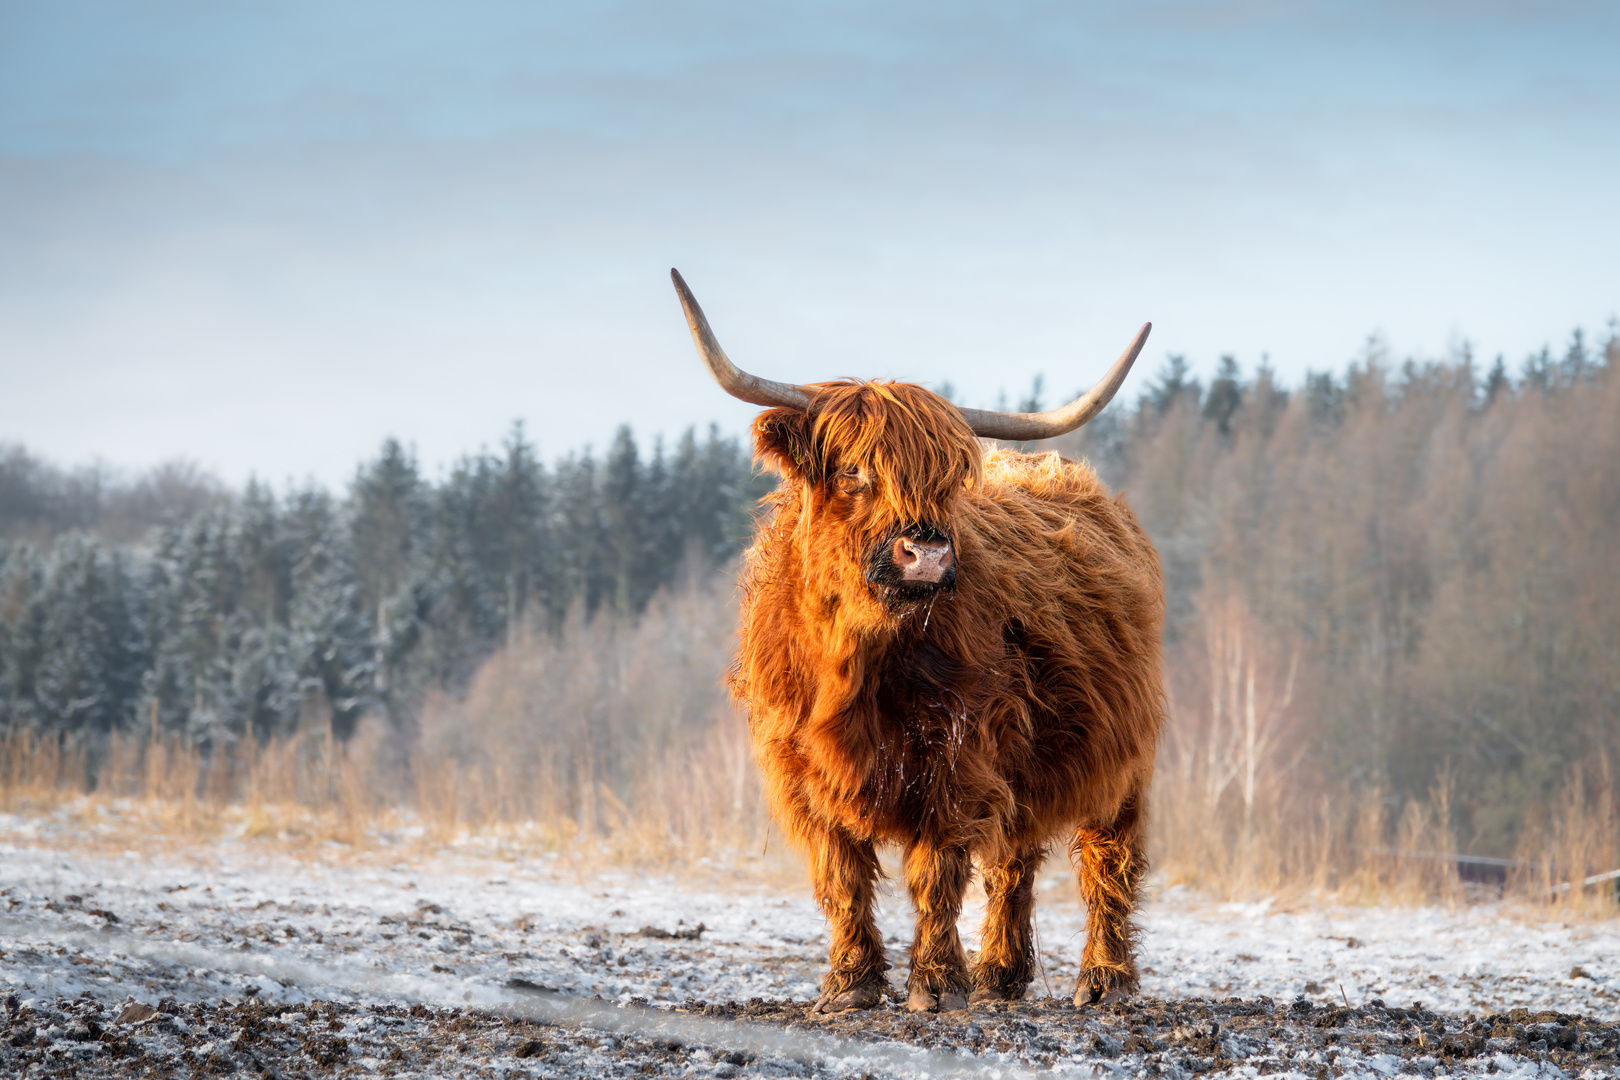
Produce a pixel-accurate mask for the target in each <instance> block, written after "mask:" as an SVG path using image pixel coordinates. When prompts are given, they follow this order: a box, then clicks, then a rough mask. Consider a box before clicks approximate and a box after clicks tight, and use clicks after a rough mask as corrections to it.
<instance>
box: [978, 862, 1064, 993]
mask: <svg viewBox="0 0 1620 1080" xmlns="http://www.w3.org/2000/svg"><path fill="white" fill-rule="evenodd" d="M1045 858H1046V853H1045V852H1044V851H1042V850H1041V849H1040V848H1035V847H1032V848H1025V849H1024V850H1022V851H1020V852H1018V853H1017V854H1015V855H1013V856H1012V857H1011V858H1009V859H1008V860H1007V861H1006V862H1003V863H1001V864H999V865H995V866H987V867H985V868H984V894H985V899H986V901H987V903H986V905H985V910H984V926H983V928H982V930H981V931H980V934H979V937H980V942H979V958H978V963H977V964H976V965H975V966H974V969H973V987H974V989H973V996H972V997H971V998H970V999H969V1000H970V1001H971V1002H975V1003H976V1002H981V1001H1018V1000H1020V999H1021V998H1023V996H1024V991H1025V990H1028V989H1029V984H1030V981H1031V980H1033V979H1034V978H1035V934H1034V929H1035V927H1034V918H1035V875H1036V874H1037V873H1038V872H1039V871H1040V868H1041V862H1042V861H1043V860H1044V859H1045Z"/></svg>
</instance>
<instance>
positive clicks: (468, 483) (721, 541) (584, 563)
mask: <svg viewBox="0 0 1620 1080" xmlns="http://www.w3.org/2000/svg"><path fill="white" fill-rule="evenodd" d="M0 464H3V465H4V466H5V468H4V469H3V470H0V528H3V530H4V531H3V533H0V729H13V730H15V729H18V728H29V729H32V730H35V731H38V732H44V733H50V734H55V735H59V736H62V737H64V738H67V739H68V740H70V741H74V742H80V743H86V742H89V743H93V742H94V741H95V739H96V738H97V737H98V736H100V735H104V734H105V733H107V732H109V731H111V730H113V729H129V728H133V729H135V730H136V731H138V732H142V733H145V732H148V731H152V730H155V731H158V732H162V733H165V734H167V733H171V732H175V733H180V734H183V735H184V736H185V737H186V738H187V739H188V740H191V741H194V742H196V743H199V744H202V745H204V746H208V745H214V744H217V743H220V742H222V741H223V742H231V741H233V740H237V739H242V738H246V737H250V736H251V737H255V738H257V739H259V740H265V739H268V738H270V737H272V736H276V735H287V734H290V733H291V732H293V731H294V730H296V729H297V728H298V727H299V725H300V724H301V723H303V722H305V721H306V720H308V721H312V722H314V723H316V724H319V725H320V726H322V727H324V726H325V724H326V723H328V722H330V723H331V725H332V728H333V730H334V731H335V732H336V733H337V734H338V735H339V736H340V737H346V736H347V735H348V734H349V733H350V732H351V731H352V730H353V729H354V726H355V724H356V722H357V721H358V720H359V718H360V717H361V716H362V715H364V714H367V713H372V714H378V715H381V716H384V717H387V718H388V719H389V720H390V721H391V722H392V723H393V724H394V725H395V726H409V725H410V724H411V723H412V722H414V719H415V716H416V713H417V711H418V709H419V707H420V703H421V701H422V699H423V697H424V695H425V694H426V693H428V692H429V691H431V690H444V691H449V692H451V693H456V692H459V691H460V690H461V688H463V687H464V686H465V685H466V684H467V682H468V681H469V680H470V678H471V677H472V675H473V673H474V672H475V671H476V669H477V668H478V666H479V665H480V664H481V663H482V662H483V661H484V660H485V659H486V658H487V657H488V656H489V655H490V654H491V653H492V652H493V651H494V650H495V649H496V648H498V647H499V646H501V645H503V644H506V643H508V642H510V641H511V640H512V639H513V638H514V637H516V636H519V635H523V634H528V633H538V634H544V633H552V632H555V631H557V630H558V629H559V628H560V627H562V626H563V624H564V623H565V622H566V621H567V620H568V619H570V618H571V617H573V618H577V619H580V620H586V619H590V618H592V617H596V616H604V615H605V616H609V617H612V618H615V619H621V620H628V619H633V618H634V617H635V616H636V615H637V614H639V613H640V612H641V610H642V609H643V608H644V607H645V606H646V604H647V602H648V600H649V599H650V598H651V597H652V595H653V594H654V593H655V592H657V591H658V590H659V589H661V588H664V587H666V586H669V585H671V584H673V583H675V582H676V581H677V580H678V579H679V578H680V577H681V576H682V575H683V574H687V575H692V576H696V577H701V576H704V575H706V574H707V573H709V572H710V571H711V570H712V569H713V568H714V567H716V566H719V565H723V564H725V563H726V562H728V561H729V560H731V559H732V557H733V556H734V555H735V553H736V552H737V551H738V549H739V548H740V546H741V544H742V543H743V541H744V540H745V538H746V536H747V533H748V530H749V527H750V524H751V518H750V516H749V512H750V507H752V506H753V504H754V503H755V502H757V500H758V498H759V496H760V495H761V494H763V491H764V488H763V487H762V481H761V479H760V478H759V477H758V476H756V475H755V473H754V472H753V469H752V467H751V465H750V463H749V460H748V456H747V453H746V452H745V450H744V449H743V448H742V447H741V446H739V444H738V443H737V442H736V441H735V440H732V439H727V438H722V437H721V436H720V435H719V433H718V432H717V431H716V430H714V429H712V428H711V429H710V431H709V432H708V434H707V436H706V437H704V438H699V437H698V435H697V434H696V432H693V431H688V432H687V433H686V434H685V435H684V436H683V437H682V438H681V439H680V440H679V441H678V442H677V443H676V445H675V446H674V448H673V449H672V450H666V449H665V448H664V447H663V445H662V444H661V443H660V444H656V445H655V446H654V447H653V449H652V453H651V455H650V456H648V455H644V454H643V453H642V452H641V450H640V448H639V447H638V446H637V444H636V442H635V440H634V438H633V437H632V436H631V433H630V432H629V430H628V429H621V430H620V431H619V433H618V435H617V437H616V438H615V439H614V441H613V444H612V445H611V447H610V448H609V449H608V452H607V454H606V455H605V456H604V457H602V458H601V459H597V458H596V457H595V456H593V455H592V454H590V453H589V452H586V453H585V454H582V455H575V456H569V457H567V458H564V459H562V460H560V461H558V462H556V463H554V464H553V465H552V466H551V467H550V468H547V467H546V466H545V465H544V464H543V463H542V462H541V461H540V460H539V458H538V457H537V456H536V453H535V449H534V447H533V445H532V444H530V443H529V442H528V441H527V439H526V438H525V436H524V434H523V431H522V428H521V427H516V428H514V429H513V431H512V433H511V435H510V437H509V438H508V439H507V440H506V442H505V444H504V446H503V447H502V450H501V452H500V453H496V454H490V453H485V454H479V455H476V456H472V457H469V458H466V459H464V460H462V461H460V462H459V463H457V464H456V465H455V467H454V468H453V469H451V470H450V472H449V474H448V476H446V477H445V478H444V479H442V480H440V481H437V482H435V481H432V480H429V479H428V478H425V477H424V476H422V474H421V472H420V469H419V467H418V465H417V463H416V462H415V461H414V460H413V458H412V456H411V455H410V454H409V453H408V452H407V451H406V450H405V449H404V448H403V447H401V446H400V445H399V444H398V443H397V442H393V441H390V442H388V443H386V444H384V446H383V447H382V450H381V453H380V454H379V455H378V457H377V458H376V459H375V460H374V461H371V462H369V463H367V464H365V465H364V466H362V467H361V468H360V469H359V471H358V472H357V474H356V476H355V478H354V480H353V482H352V483H351V484H350V485H349V489H348V491H347V492H346V493H344V494H343V495H341V496H339V495H334V494H332V493H330V492H328V491H325V490H322V489H320V488H313V487H312V488H303V489H298V490H293V491H290V492H287V493H286V494H284V495H279V496H278V495H277V494H275V493H274V492H272V491H271V490H270V489H269V488H267V487H266V486H264V485H262V484H258V483H250V484H249V485H248V486H247V488H246V489H245V490H244V491H242V492H240V493H239V494H234V495H232V494H229V493H227V492H225V491H224V490H223V489H222V488H220V487H219V486H218V485H216V484H212V483H209V482H207V481H206V480H203V479H200V478H198V477H196V476H194V475H191V474H187V473H185V472H184V470H180V473H181V479H184V480H186V481H188V482H187V483H176V482H173V481H174V478H175V474H176V470H174V469H169V470H160V471H159V473H157V474H155V475H154V476H149V477H145V478H141V479H139V480H137V481H135V482H133V483H128V484H124V485H119V484H117V483H116V482H114V481H112V480H110V479H109V478H108V477H106V476H105V475H104V474H100V473H93V472H92V473H88V474H87V473H63V472H60V471H57V470H54V469H51V468H49V467H46V466H43V465H41V464H40V463H38V462H37V461H34V460H33V459H31V458H29V457H28V455H26V454H25V453H23V452H21V451H19V450H15V449H13V450H11V451H9V452H7V453H6V454H4V455H3V456H0ZM143 517H144V520H145V522H146V525H147V531H146V533H145V535H144V536H142V537H141V538H140V539H139V540H138V541H134V542H130V541H128V537H127V533H128V532H129V531H130V529H131V528H132V522H140V521H142V520H143ZM121 541H122V542H121Z"/></svg>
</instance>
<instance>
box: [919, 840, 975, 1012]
mask: <svg viewBox="0 0 1620 1080" xmlns="http://www.w3.org/2000/svg"><path fill="white" fill-rule="evenodd" d="M972 874H973V863H972V860H971V859H970V857H969V856H968V851H967V849H966V848H965V847H955V846H951V847H935V846H933V845H931V844H927V843H924V842H922V841H917V842H916V843H913V844H912V845H911V846H910V847H908V848H907V849H906V889H907V891H908V892H910V893H911V903H912V905H913V906H914V907H915V908H916V909H917V933H916V938H915V940H913V941H912V943H911V977H910V979H909V980H908V986H909V988H910V993H909V995H908V997H907V1000H906V1007H907V1008H908V1009H910V1010H912V1011H913V1012H932V1011H934V1010H935V1009H939V1010H942V1011H943V1010H950V1009H964V1008H966V1007H967V995H968V990H969V989H970V988H971V982H970V980H969V978H968V967H967V956H966V955H964V954H963V952H962V939H961V937H960V936H958V934H957V932H956V919H957V916H959V915H960V914H961V913H962V895H963V894H964V893H965V892H967V887H968V881H969V879H970V878H971V877H972Z"/></svg>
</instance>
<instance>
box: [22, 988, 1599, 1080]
mask: <svg viewBox="0 0 1620 1080" xmlns="http://www.w3.org/2000/svg"><path fill="white" fill-rule="evenodd" d="M524 996H525V995H523V994H521V993H519V994H515V995H514V1005H513V1007H512V1009H511V1010H508V1011H472V1010H463V1009H434V1008H431V1007H428V1006H424V1005H412V1006H405V1005H400V1004H362V1005H354V1004H348V1005H345V1004H338V1003H335V1002H313V1003H304V1004H296V1005H289V1004H284V1003H270V1002H263V1001H260V1000H258V999H256V998H247V999H242V1000H235V999H229V1000H224V1001H219V1002H212V1003H210V1002H195V1003H187V1004H178V1003H176V1002H174V1001H169V1000H165V1001H163V1002H160V1003H158V1005H157V1008H156V1010H155V1012H154V1010H151V1009H145V1008H141V1007H136V1008H133V1009H129V1010H128V1012H127V1013H126V1012H125V1003H123V1002H118V1003H108V1002H104V1001H100V1000H96V999H94V998H92V997H90V996H88V994H86V995H84V996H81V997H80V998H78V999H76V1000H69V999H62V998H59V999H56V1000H54V1001H51V1002H49V1003H45V1002H36V1003H34V1004H32V1005H25V1004H23V1003H22V1002H19V1001H18V1000H17V998H15V997H10V998H7V999H6V1001H5V1003H4V1004H5V1015H4V1030H3V1034H0V1076H19V1077H21V1076H26V1077H44V1076H63V1077H66V1076H79V1077H137V1076H143V1077H144V1076H157V1077H162V1076H176V1077H189V1076H210V1075H242V1076H263V1077H270V1078H279V1077H324V1076H370V1075H382V1076H393V1075H400V1076H410V1075H428V1076H485V1077H496V1076H503V1077H522V1076H543V1077H576V1076H579V1077H584V1076H590V1077H597V1076H677V1075H680V1076H686V1075H697V1076H721V1077H730V1076H735V1075H739V1074H747V1075H764V1076H801V1077H803V1076H862V1075H868V1076H879V1075H898V1074H911V1075H919V1074H922V1073H924V1072H935V1073H937V1072H938V1071H940V1069H939V1068H938V1066H939V1065H940V1063H941V1062H942V1061H943V1062H948V1071H950V1072H956V1073H959V1074H961V1075H969V1074H971V1073H973V1072H975V1071H978V1070H980V1069H982V1068H983V1067H984V1066H986V1065H994V1066H997V1067H999V1068H1000V1069H1001V1070H1002V1072H1003V1074H1004V1075H1005V1074H1006V1073H1007V1072H1008V1071H1018V1070H1019V1067H1020V1066H1022V1067H1023V1068H1025V1069H1029V1070H1031V1071H1041V1072H1044V1071H1046V1070H1048V1069H1052V1068H1054V1067H1056V1069H1057V1070H1058V1071H1060V1072H1061V1071H1065V1070H1066V1069H1067V1070H1077V1071H1084V1070H1086V1069H1088V1068H1099V1067H1100V1069H1101V1070H1102V1071H1104V1072H1109V1073H1117V1074H1123V1075H1131V1076H1140V1075H1147V1076H1169V1077H1190V1076H1201V1075H1206V1074H1217V1075H1218V1074H1221V1073H1224V1072H1230V1071H1234V1070H1236V1069H1238V1068H1239V1067H1244V1066H1247V1067H1253V1068H1254V1069H1255V1070H1256V1071H1257V1072H1258V1073H1259V1074H1260V1075H1266V1074H1270V1073H1288V1074H1291V1075H1304V1076H1308V1077H1332V1076H1339V1075H1342V1074H1344V1073H1345V1072H1347V1071H1349V1072H1355V1073H1365V1072H1366V1071H1367V1070H1368V1068H1369V1067H1372V1068H1375V1069H1376V1068H1377V1066H1376V1065H1372V1064H1371V1063H1372V1062H1374V1060H1375V1059H1377V1058H1379V1057H1380V1056H1381V1055H1391V1056H1392V1057H1393V1058H1395V1059H1399V1063H1398V1066H1397V1063H1396V1062H1395V1061H1392V1060H1385V1061H1383V1062H1381V1064H1382V1065H1383V1066H1384V1068H1382V1069H1379V1070H1378V1071H1383V1072H1396V1071H1398V1072H1400V1073H1402V1074H1423V1075H1434V1074H1435V1072H1436V1067H1437V1066H1445V1067H1446V1071H1447V1072H1448V1073H1451V1074H1457V1073H1465V1074H1475V1073H1477V1074H1480V1075H1484V1074H1486V1073H1487V1072H1496V1071H1498V1068H1499V1067H1500V1064H1501V1063H1502V1058H1501V1057H1500V1055H1507V1056H1508V1057H1510V1058H1513V1059H1516V1060H1519V1061H1536V1062H1544V1063H1547V1064H1550V1065H1555V1066H1557V1067H1558V1068H1559V1069H1561V1070H1563V1071H1564V1072H1566V1073H1568V1074H1572V1075H1580V1074H1582V1073H1583V1072H1587V1073H1589V1074H1595V1075H1612V1074H1613V1073H1615V1072H1616V1071H1620V1027H1617V1026H1616V1025H1614V1024H1607V1023H1600V1022H1598V1021H1594V1020H1592V1019H1589V1018H1586V1017H1581V1016H1571V1015H1568V1014H1564V1013H1552V1012H1542V1013H1529V1012H1527V1011H1526V1010H1523V1009H1519V1010H1514V1011H1513V1012H1511V1013H1506V1014H1502V1015H1496V1016H1488V1017H1467V1016H1443V1015H1439V1014H1436V1013H1433V1012H1429V1011H1427V1010H1425V1009H1423V1008H1422V1007H1421V1006H1414V1007H1412V1008H1407V1009H1401V1008H1385V1007H1382V1006H1380V1005H1378V1004H1374V1005H1371V1006H1367V1007H1363V1008H1355V1009H1347V1008H1327V1009H1324V1008H1313V1007H1312V1006H1311V1005H1310V1004H1309V1003H1307V1002H1304V1001H1300V1002H1295V1003H1293V1004H1291V1005H1290V1004H1278V1003H1274V1002H1271V1001H1269V1000H1267V999H1264V998H1261V999H1258V1000H1250V1001H1240V1000H1238V999H1235V998H1230V999H1227V1000H1226V1001H1221V1002H1215V1001H1207V1000H1197V999H1186V1000H1173V1001H1161V1000H1155V999H1139V1000H1137V1001H1135V1002H1133V1003H1128V1004H1125V1005H1122V1006H1118V1007H1113V1008H1107V1009H1098V1008H1090V1009H1084V1010H1076V1009H1075V1008H1074V1007H1073V1006H1072V1005H1069V1004H1068V1003H1066V1002H1062V1001H1059V1000H1055V999H1047V1000H1043V1001H1033V1002H1023V1003H1019V1004H1015V1005H996V1006H991V1007H987V1008H981V1009H975V1010H973V1011H971V1012H967V1011H964V1012H958V1013H946V1014H941V1015H916V1014H912V1013H907V1012H905V1011H904V1010H903V1009H900V1008H897V1007H894V1006H887V1007H884V1008H879V1009H875V1010H871V1011H866V1012H858V1013H846V1014H843V1015H840V1016H834V1017H818V1016H813V1015H811V1014H810V1013H809V1011H808V1009H809V1006H808V1004H807V1003H804V1002H784V1001H762V1000H757V999H756V1000H754V1001H751V1002H748V1003H746V1004H739V1003H735V1002H732V1003H727V1004H713V1003H704V1002H699V1001H690V1002H688V1003H687V1004H686V1006H685V1007H683V1008H681V1009H677V1010H658V1009H647V1008H637V1007H635V1006H629V1007H624V1008H619V1007H617V1006H612V1005H609V1004H607V1003H605V1002H589V1003H577V1004H579V1005H582V1006H585V1007H587V1009H588V1010H589V1013H590V1014H589V1017H588V1018H587V1019H586V1020H555V1019H553V1020H541V1019H534V1018H533V1017H532V1016H525V1015H521V1014H522V1013H523V1012H524ZM546 1001H547V1003H548V1007H550V1006H557V1007H561V1008H568V1007H572V1006H570V1005H569V1003H567V1002H565V1001H562V999H558V998H556V997H555V996H552V995H547V996H546ZM121 1013H123V1014H124V1015H125V1017H126V1018H125V1020H124V1022H120V1020H119V1017H120V1014H121ZM144 1013H150V1014H152V1015H148V1016H143V1015H142V1014H144ZM660 1028H665V1029H670V1030H674V1029H678V1031H679V1035H678V1036H676V1037H670V1036H669V1035H668V1034H661V1033H660ZM790 1033H798V1034H799V1035H801V1036H802V1038H795V1037H794V1036H793V1035H792V1034H790ZM762 1039H763V1040H764V1041H763V1042H762ZM766 1043H768V1044H769V1046H770V1049H768V1050H764V1051H762V1050H759V1049H757V1048H758V1047H760V1046H762V1045H765V1044H766ZM834 1046H841V1047H842V1049H841V1050H839V1051H837V1052H833V1051H832V1050H830V1049H829V1048H830V1047H834ZM910 1048H922V1049H926V1050H930V1051H933V1052H934V1053H935V1055H936V1056H935V1057H934V1058H932V1059H929V1062H923V1061H918V1062H917V1063H915V1064H914V1065H908V1064H906V1063H905V1062H904V1061H903V1060H902V1058H901V1057H896V1054H897V1053H898V1054H900V1055H902V1056H903V1054H904V1053H908V1052H910ZM864 1051H871V1053H872V1056H871V1058H870V1060H868V1059H867V1058H866V1057H865V1055H864V1053H863V1052H864ZM879 1051H882V1052H881V1053H880V1052H879ZM884 1054H887V1055H888V1057H887V1058H885V1057H884ZM930 1062H931V1063H930ZM1390 1066H1396V1067H1395V1068H1390Z"/></svg>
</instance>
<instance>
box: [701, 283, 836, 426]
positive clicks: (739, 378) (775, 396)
mask: <svg viewBox="0 0 1620 1080" xmlns="http://www.w3.org/2000/svg"><path fill="white" fill-rule="evenodd" d="M669 276H670V279H671V280H673V281H674V282H675V291H676V292H677V293H678V294H680V298H681V307H682V308H683V309H684V310H685V311H686V325H687V326H689V327H691V328H692V340H693V341H694V342H695V343H696V344H697V351H698V355H699V356H701V357H703V362H704V363H705V364H706V365H708V368H709V374H710V375H713V376H714V381H715V382H717V383H719V384H720V388H721V389H722V390H724V391H725V392H726V393H728V394H730V395H731V396H732V397H734V398H741V399H742V400H744V401H746V402H749V403H750V404H753V405H772V406H778V407H781V408H788V409H808V408H809V407H810V395H809V394H807V393H806V392H805V391H804V388H803V387H799V386H794V385H793V384H792V383H780V382H773V381H771V380H770V379H762V378H760V377H759V376H758V375H750V374H748V372H746V371H744V370H742V369H741V368H739V367H738V366H737V365H736V364H733V363H732V362H731V360H730V359H729V358H728V357H727V356H726V351H725V350H724V349H722V348H721V347H720V343H719V342H718V341H716V340H715V338H714V331H713V330H710V329H709V320H708V319H706V318H704V317H703V309H702V308H700V307H698V302H697V298H696V297H694V296H693V295H692V290H691V289H688V288H687V287H686V282H685V281H683V280H682V279H681V272H680V271H679V270H675V269H671V270H670V272H669Z"/></svg>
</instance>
